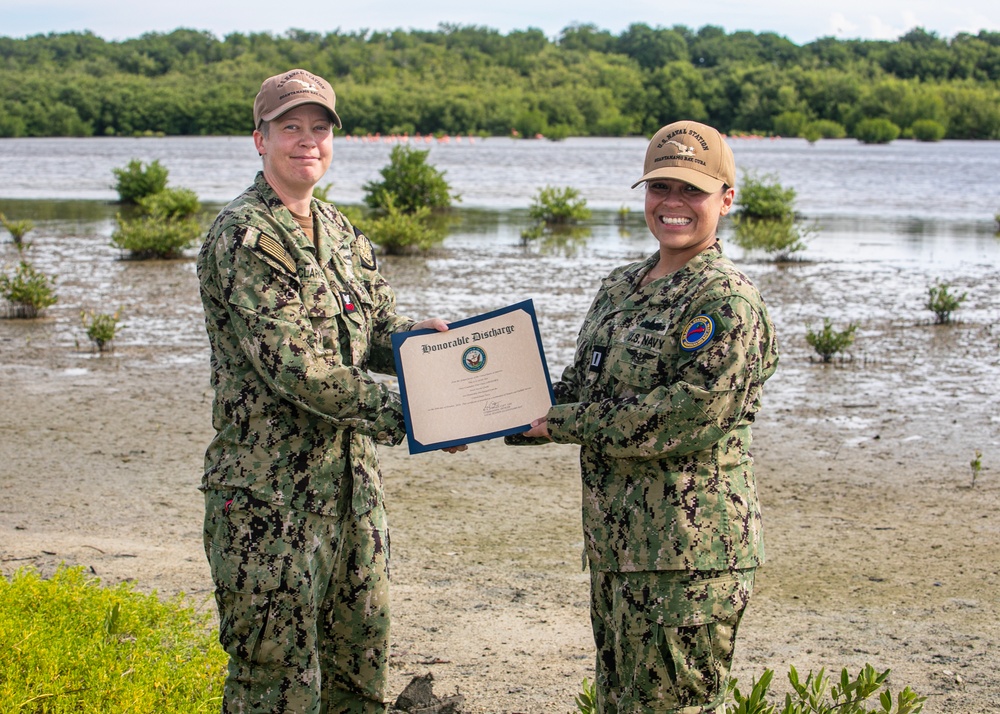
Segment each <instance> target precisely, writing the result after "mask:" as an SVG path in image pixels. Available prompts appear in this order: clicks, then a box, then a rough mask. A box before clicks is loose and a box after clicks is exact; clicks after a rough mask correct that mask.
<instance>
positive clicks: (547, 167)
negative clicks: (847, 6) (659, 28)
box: [0, 137, 1000, 448]
mask: <svg viewBox="0 0 1000 714" xmlns="http://www.w3.org/2000/svg"><path fill="white" fill-rule="evenodd" d="M393 145H394V144H392V143H388V142H360V141H348V140H346V139H344V138H343V137H340V138H337V139H336V140H335V145H334V162H333V166H332V168H331V170H330V172H329V173H328V174H327V176H326V178H325V180H324V183H327V182H328V183H332V184H333V187H332V189H331V191H330V196H331V198H332V199H333V200H334V201H335V202H336V203H341V204H356V203H360V202H361V198H362V196H363V186H364V184H365V183H366V182H368V181H371V180H374V179H377V178H379V169H381V168H382V167H383V166H385V164H386V163H387V161H388V156H389V152H390V151H391V149H392V146H393ZM645 145H646V142H645V140H643V139H569V140H567V141H564V142H549V141H514V140H509V139H501V138H490V139H486V140H482V139H476V140H474V141H473V140H470V139H469V138H467V137H465V138H463V139H462V140H461V141H458V140H457V139H455V138H453V139H452V140H451V141H450V142H448V143H438V142H433V143H430V144H424V143H421V144H420V146H421V148H428V149H429V150H430V156H429V161H430V163H432V164H433V165H434V166H436V167H437V168H438V169H441V170H443V171H445V175H446V178H447V179H448V181H449V182H450V183H451V185H452V187H453V189H454V190H456V191H457V192H458V193H460V194H461V196H462V201H461V203H459V204H458V205H459V207H460V209H461V210H459V211H458V212H457V219H456V222H455V224H454V225H453V226H452V229H451V231H450V233H449V235H448V238H447V239H446V240H445V242H444V243H443V244H442V245H441V246H440V248H439V249H437V250H435V251H434V252H433V253H431V254H429V255H426V256H420V257H386V258H382V260H381V262H382V267H383V272H385V273H386V275H387V276H388V277H389V279H390V281H391V282H392V283H393V285H394V286H395V288H396V291H397V294H398V296H399V304H400V310H401V312H405V313H407V314H412V315H414V316H416V317H426V316H431V315H441V316H443V317H446V318H449V319H459V318H462V317H467V316H470V315H473V314H477V313H480V312H483V311H486V310H490V309H494V308H497V307H502V306H504V305H507V304H510V303H513V302H517V301H519V300H523V299H527V298H531V299H533V300H534V301H535V305H536V309H537V311H538V315H539V322H540V329H541V332H542V335H543V342H544V346H545V350H546V356H547V358H548V362H549V365H550V368H551V369H552V371H553V373H554V375H555V376H557V375H558V374H559V373H560V372H561V370H562V367H563V366H564V365H565V364H566V363H567V362H568V361H569V360H570V358H571V356H572V351H573V343H574V340H575V336H576V331H577V330H578V329H579V325H580V322H581V320H582V318H583V315H584V313H585V312H586V309H587V307H588V306H589V303H590V300H591V299H592V297H593V294H594V291H595V290H596V288H597V285H598V283H599V280H600V278H601V277H602V276H603V275H605V274H606V273H607V272H609V271H610V270H611V269H612V268H613V267H615V266H617V265H620V264H622V263H624V262H628V261H631V260H636V259H639V258H642V257H644V256H646V255H647V254H648V253H650V252H651V251H652V250H653V248H654V244H653V242H652V240H651V238H650V237H649V235H648V232H647V231H646V228H645V225H644V223H643V219H642V190H641V189H635V190H633V189H631V188H629V187H630V185H631V183H632V182H633V181H634V180H635V179H636V178H637V177H638V175H639V173H640V172H639V169H640V168H641V163H642V156H643V152H644V149H645ZM732 146H733V149H734V153H735V155H736V161H737V166H738V167H740V169H741V170H745V171H752V172H756V173H759V174H763V173H770V174H774V175H775V177H776V178H777V179H778V180H780V181H781V183H782V184H783V185H786V186H791V187H793V188H794V189H795V190H796V192H797V201H796V207H797V208H798V210H799V211H800V212H801V213H802V214H803V216H804V219H805V220H806V221H807V222H809V223H811V224H812V225H813V226H814V228H815V231H816V233H815V236H814V237H813V238H812V239H811V240H810V241H809V243H808V247H807V249H806V250H805V251H804V252H803V253H802V254H801V260H800V261H797V262H795V263H792V264H784V265H776V264H773V263H769V262H766V261H763V260H760V259H758V258H757V257H756V256H752V255H742V254H741V253H740V251H739V250H738V249H737V248H735V247H732V246H729V247H727V251H728V252H730V253H731V254H732V255H733V257H734V259H736V260H737V262H739V263H740V264H741V266H742V267H743V268H744V269H745V271H746V272H747V273H748V274H749V275H750V276H751V278H752V279H753V280H754V281H755V282H756V283H757V285H758V286H759V287H760V289H761V291H762V293H763V294H764V297H765V299H766V300H767V302H768V304H769V306H770V309H771V313H772V318H773V319H774V322H775V324H776V326H777V328H778V331H779V335H780V338H781V351H782V364H781V368H780V369H779V372H778V375H777V376H776V377H775V378H774V379H773V380H772V381H771V383H769V400H773V403H777V404H779V405H783V406H782V407H778V408H775V409H774V411H773V412H772V416H773V418H775V419H776V420H778V421H779V422H780V421H781V419H783V418H786V417H783V416H782V415H783V414H784V413H785V412H783V409H785V410H791V409H797V413H798V415H799V416H798V418H801V417H802V410H803V409H804V408H805V406H807V405H808V406H809V407H810V408H813V409H815V415H814V416H813V417H811V418H814V419H819V420H822V419H834V420H835V421H834V422H831V423H835V424H838V425H839V426H838V428H841V429H843V430H846V431H848V432H851V431H856V430H863V429H865V428H868V427H869V426H870V425H871V424H872V423H873V421H877V420H878V419H879V418H884V414H881V413H880V412H879V409H881V408H882V407H885V408H886V409H888V410H889V411H890V412H892V413H895V414H900V413H902V414H905V415H907V416H906V418H907V420H908V419H910V418H914V417H915V415H917V416H920V418H922V419H924V420H926V421H927V423H928V424H930V423H932V422H933V419H936V418H944V417H943V416H941V415H942V414H949V415H950V414H953V413H958V414H961V415H962V416H963V418H968V419H969V420H970V422H971V423H975V424H976V425H977V426H976V427H975V428H970V429H969V430H967V432H966V433H965V435H964V438H967V439H968V440H969V443H970V444H971V443H973V441H977V440H978V443H979V446H982V445H983V444H984V443H996V442H998V441H1000V437H998V430H1000V397H998V389H997V386H996V385H997V384H1000V357H998V354H1000V334H998V331H997V329H996V328H995V325H996V323H997V322H998V320H1000V290H998V289H997V287H996V286H997V285H998V284H1000V239H998V238H997V237H996V236H995V219H994V215H995V214H996V213H998V212H1000V194H998V188H997V186H998V183H997V181H996V174H997V172H998V169H1000V142H941V143H937V144H919V143H916V142H908V141H896V142H893V143H892V144H891V145H889V146H864V145H862V144H859V143H858V142H856V141H853V140H842V141H821V142H819V143H818V144H816V145H814V146H813V145H809V144H808V143H806V142H805V141H801V140H794V139H781V140H767V139H765V140H761V139H733V140H732ZM133 158H137V159H140V160H142V161H144V162H147V163H148V162H149V161H152V160H154V159H158V160H159V161H160V162H161V163H162V164H163V165H164V166H166V167H167V168H168V169H169V172H170V185H171V186H175V187H185V188H190V189H192V190H194V191H195V192H196V193H197V194H198V195H199V197H200V198H201V199H202V201H203V202H205V203H206V204H208V205H209V207H210V208H212V209H213V210H214V209H215V208H217V207H218V206H219V205H221V204H222V203H224V202H225V201H227V200H228V199H230V198H232V197H233V196H235V195H236V194H237V193H239V192H240V191H241V190H242V189H243V188H244V187H245V186H246V185H247V184H248V183H249V182H250V180H251V179H252V177H253V175H254V173H255V172H256V171H257V169H258V168H259V158H258V157H257V155H256V153H255V152H254V150H253V145H252V142H251V140H250V139H249V138H248V137H247V138H242V137H241V138H236V137H186V138H176V137H175V138H143V139H121V138H101V139H96V138H95V139H0V211H2V212H4V213H5V214H6V215H7V216H8V217H9V218H12V219H22V218H27V219H31V220H33V221H34V222H35V223H36V227H35V229H34V230H33V231H32V232H31V233H29V235H28V240H29V241H31V242H32V243H33V244H34V246H33V248H32V249H31V250H30V252H29V257H30V259H31V260H32V262H33V263H34V264H35V265H36V267H38V268H39V269H41V270H43V271H44V272H46V273H47V274H49V275H54V276H57V283H56V290H57V294H58V296H59V303H58V304H57V305H56V306H54V307H53V308H51V309H50V310H49V312H48V316H47V317H46V319H43V320H37V321H19V320H0V348H3V347H4V346H6V347H12V346H13V347H16V346H17V345H19V344H31V345H33V346H35V347H41V348H44V349H51V350H53V351H54V352H55V353H58V354H61V355H63V356H64V357H65V359H66V360H67V362H66V366H65V369H66V370H70V371H72V370H79V369H86V365H87V361H88V360H93V359H97V357H96V356H94V355H93V354H92V353H91V352H89V350H88V348H87V345H86V337H85V335H83V332H82V328H81V327H80V311H81V310H97V311H102V312H110V311H112V310H114V309H116V308H118V307H121V308H122V309H123V311H124V315H125V317H124V319H123V325H124V329H123V330H122V332H121V334H120V337H119V338H118V340H117V341H116V343H117V345H118V349H117V350H116V352H115V354H114V355H112V356H109V359H113V360H129V359H133V360H144V361H147V362H148V363H149V364H151V365H156V364H176V363H177V362H182V363H184V364H191V365H192V366H193V367H192V368H196V369H205V370H207V341H206V339H205V337H204V327H203V324H202V315H201V305H200V302H199V299H198V292H197V278H196V275H195V271H194V262H193V260H192V257H193V254H194V251H190V253H189V255H188V256H187V257H186V258H184V259H180V260H175V261H166V262H159V261H151V262H136V261H129V260H122V259H121V256H120V255H119V253H118V251H117V250H116V249H114V248H113V247H111V246H110V244H109V238H110V235H111V232H112V230H113V229H114V213H115V210H116V207H115V205H114V204H113V203H112V202H113V201H114V200H115V199H116V197H117V196H116V194H115V192H114V190H113V188H112V184H113V174H112V169H114V168H118V167H123V166H125V165H126V164H127V163H128V162H129V160H131V159H133ZM545 185H553V186H560V187H561V186H572V187H573V188H576V189H577V190H579V191H580V193H581V195H582V196H583V197H585V198H586V199H587V201H588V205H589V206H590V207H591V208H593V209H595V214H594V220H593V222H592V224H591V225H590V226H589V228H588V232H587V233H586V234H585V235H583V236H580V237H577V238H571V239H566V240H562V241H550V242H543V243H541V244H536V245H532V246H530V247H524V246H522V245H521V241H520V232H521V230H522V229H523V228H525V227H526V226H527V225H528V224H529V219H528V216H527V210H526V209H527V207H528V206H529V205H530V203H531V200H532V197H533V196H534V195H535V193H536V191H537V190H538V188H540V187H542V186H545ZM622 207H625V208H627V209H628V216H627V219H626V221H625V223H624V224H619V222H618V221H617V217H618V211H619V209H620V208H622ZM726 235H727V229H724V230H723V241H724V243H725V238H726ZM375 238H376V239H377V237H375ZM0 240H2V241H3V242H2V243H0V263H2V264H3V265H4V266H10V265H12V264H13V262H14V261H15V260H16V258H17V256H16V252H15V251H14V249H13V247H12V246H11V244H10V242H9V239H8V238H7V237H6V235H3V236H2V237H0ZM5 269H6V268H5ZM935 282H946V283H948V284H949V285H950V286H952V291H953V292H956V293H966V294H967V299H966V302H965V303H963V305H962V307H961V308H960V310H959V312H958V313H957V315H956V316H957V317H958V318H959V319H960V323H959V324H957V325H953V326H950V327H935V326H933V325H931V324H930V323H931V321H932V318H933V315H932V314H931V313H930V312H929V311H928V310H927V309H926V308H925V305H924V304H925V302H926V297H927V290H928V288H929V286H930V285H933V284H934V283H935ZM827 317H828V318H831V319H833V320H834V322H835V324H836V325H837V326H838V327H839V326H844V325H846V324H847V323H848V322H857V323H858V324H859V330H858V337H857V343H856V345H855V347H854V348H852V351H851V355H852V357H853V361H848V362H844V363H840V364H837V365H834V368H833V369H830V368H824V367H822V366H820V365H818V364H816V363H815V362H814V361H813V357H814V355H813V353H812V350H811V348H810V347H809V346H808V345H807V344H806V342H805V333H806V331H807V329H810V328H813V329H816V328H819V327H820V326H821V325H822V321H823V319H824V318H827ZM77 343H80V344H79V346H78V344H77ZM4 351H5V352H6V350H4ZM8 354H9V353H8ZM859 401H863V402H865V403H871V404H873V405H878V409H876V410H875V412H873V413H872V414H869V415H868V416H866V415H865V414H864V413H862V412H860V411H858V410H853V411H850V412H849V413H847V414H841V415H840V416H841V417H843V418H841V419H840V420H839V421H836V420H837V414H838V409H840V408H842V407H844V405H855V406H856V404H857V403H858V402H859ZM796 405H797V406H796ZM787 418H789V419H791V417H787ZM991 440H992V442H991ZM976 448H979V447H976Z"/></svg>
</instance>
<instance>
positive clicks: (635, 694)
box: [511, 121, 778, 714]
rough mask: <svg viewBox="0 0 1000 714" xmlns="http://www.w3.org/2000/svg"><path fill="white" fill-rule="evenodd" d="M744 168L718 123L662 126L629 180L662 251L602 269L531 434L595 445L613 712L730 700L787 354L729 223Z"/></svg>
mask: <svg viewBox="0 0 1000 714" xmlns="http://www.w3.org/2000/svg"><path fill="white" fill-rule="evenodd" d="M735 172H736V167H735V161H734V159H733V154H732V151H731V149H730V148H729V146H728V145H727V144H726V142H725V140H724V139H723V137H722V136H721V135H720V134H719V133H718V132H717V131H716V130H715V129H713V128H712V127H709V126H705V125H703V124H698V123H696V122H691V121H682V122H676V123H674V124H670V125H668V126H665V127H663V128H662V129H660V131H658V132H657V133H656V135H655V136H654V137H653V139H652V140H651V141H650V143H649V146H648V149H647V152H646V158H645V165H644V172H643V176H642V178H641V179H639V181H637V182H636V183H635V184H634V186H633V187H635V186H638V185H639V184H641V183H644V184H645V191H646V199H645V217H646V224H647V226H648V227H649V230H650V232H651V233H652V234H653V236H654V238H656V240H657V242H658V244H659V250H658V251H657V252H656V253H654V254H653V255H651V256H650V257H649V258H648V259H646V260H643V261H640V262H638V263H633V264H631V265H626V266H623V267H620V268H617V269H616V270H614V271H613V272H612V273H611V274H610V275H609V276H608V277H607V278H605V279H604V281H603V283H602V285H601V289H600V291H599V292H598V294H597V297H596V299H595V300H594V302H593V305H592V306H591V308H590V311H589V313H588V314H587V317H586V319H585V320H584V324H583V328H582V329H581V331H580V335H579V338H578V341H577V349H576V355H575V357H574V361H573V364H572V365H570V366H569V367H567V368H566V370H565V371H564V373H563V375H562V379H561V380H560V381H559V382H558V383H557V384H556V385H555V387H554V391H555V395H556V402H557V403H556V405H555V406H553V407H552V408H551V409H550V411H549V412H548V414H547V415H546V416H545V417H544V418H542V419H539V420H536V421H535V422H533V423H532V428H531V430H530V431H528V432H526V433H525V434H524V435H523V437H526V438H530V437H536V438H543V439H544V438H548V439H551V440H553V441H556V442H559V443H572V444H580V446H581V451H580V463H581V470H582V478H583V527H584V537H585V548H586V554H587V560H588V563H589V566H590V571H591V621H592V625H593V630H594V639H595V643H596V646H597V663H596V666H597V675H596V686H597V702H598V711H599V712H602V713H611V712H644V713H645V712H683V713H684V714H695V713H702V712H720V713H721V712H722V711H723V702H724V697H725V692H726V680H727V678H728V674H729V669H730V664H731V662H732V655H733V647H734V642H735V638H736V630H737V627H738V625H739V623H740V620H741V618H742V615H743V611H744V608H745V607H746V605H747V603H748V601H749V599H750V594H751V591H752V589H753V581H754V570H755V568H756V567H757V566H758V565H760V564H761V563H763V561H764V545H763V540H762V532H761V513H760V505H759V502H758V498H757V488H756V484H755V480H754V471H753V462H752V459H751V456H750V452H749V448H750V441H751V434H750V425H751V423H752V422H753V421H754V417H755V415H756V413H757V411H758V409H759V407H760V398H761V388H762V386H763V384H764V382H765V380H767V379H768V378H769V377H770V376H771V375H772V374H773V373H774V370H775V365H776V363H777V359H778V355H777V349H776V345H775V339H774V330H773V327H772V325H771V321H770V319H769V318H768V315H767V310H766V308H765V305H764V302H763V300H762V299H761V296H760V294H759V293H758V291H757V289H756V288H755V287H754V285H753V284H752V283H751V282H750V280H749V279H748V278H747V277H746V276H745V275H743V274H742V273H740V272H739V271H738V270H737V269H736V267H735V266H734V265H733V264H732V263H731V262H730V261H729V260H728V259H727V258H726V257H725V256H723V254H722V251H721V248H720V246H719V243H718V239H717V235H716V234H717V230H718V226H719V221H720V220H721V218H722V217H723V216H724V215H726V214H727V213H728V212H729V210H730V209H731V208H732V205H733V199H734V195H735V193H734V189H733V187H734V185H735ZM511 441H514V442H516V441H518V439H511Z"/></svg>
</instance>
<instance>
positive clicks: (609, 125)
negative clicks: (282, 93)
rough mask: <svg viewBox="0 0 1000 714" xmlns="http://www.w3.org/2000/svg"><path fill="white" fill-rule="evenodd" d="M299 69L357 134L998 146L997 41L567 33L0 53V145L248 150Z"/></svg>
mask: <svg viewBox="0 0 1000 714" xmlns="http://www.w3.org/2000/svg"><path fill="white" fill-rule="evenodd" d="M297 66H304V67H306V68H308V69H310V70H312V71H314V72H317V73H319V74H321V75H323V76H325V77H327V78H329V79H330V80H331V81H332V82H333V83H334V87H335V89H336V91H337V95H338V101H339V104H340V105H341V106H342V107H343V110H342V111H341V117H342V118H343V120H344V129H345V131H347V132H350V133H354V134H365V133H368V132H381V133H383V134H390V133H404V132H406V133H411V134H412V133H417V132H420V133H424V134H430V133H438V132H444V133H450V134H465V133H481V134H490V135H508V134H512V133H516V134H517V135H520V136H535V135H537V134H548V135H550V136H552V137H553V138H556V137H561V136H566V135H570V134H572V135H580V136H586V135H610V136H620V135H629V134H640V135H649V134H651V133H652V132H653V131H655V130H656V129H657V128H659V127H660V126H662V125H663V124H664V123H666V122H668V121H672V120H675V119H677V118H679V117H686V118H690V119H695V120H700V121H706V122H708V123H711V124H713V125H715V126H717V127H719V128H720V129H722V130H723V131H726V132H730V133H738V132H748V133H763V134H776V133H781V134H786V135H788V134H798V135H802V136H807V137H821V136H828V135H837V134H838V132H839V131H841V130H843V131H844V132H846V134H847V135H849V136H856V134H855V133H854V130H855V127H856V126H857V125H858V123H859V122H861V121H862V120H864V119H884V120H886V121H888V122H891V123H892V124H894V125H895V126H897V127H899V129H900V130H901V132H902V136H912V135H913V133H914V131H913V129H912V127H914V125H915V124H916V123H917V122H927V121H933V122H936V123H937V124H939V125H940V126H942V127H944V136H945V137H946V138H958V139H997V138H1000V84H998V81H1000V33H997V32H988V31H981V32H979V33H978V34H975V35H973V34H969V33H960V34H958V35H956V36H955V37H953V38H951V39H944V38H940V37H938V36H937V35H936V34H935V33H931V32H926V31H925V30H923V29H920V28H915V29H913V30H911V31H909V32H907V33H906V34H905V35H903V36H902V37H900V38H899V39H898V40H896V41H891V42H890V41H874V40H837V39H834V38H830V37H826V38H821V39H818V40H816V41H814V42H810V43H807V44H805V45H801V46H799V45H796V44H794V43H792V42H791V41H790V40H788V39H786V38H784V37H781V36H779V35H775V34H773V33H761V34H754V33H752V32H746V31H739V32H734V33H729V34H727V33H726V32H725V31H724V30H722V29H721V28H719V27H716V26H712V25H707V26H705V27H702V28H700V29H698V30H693V29H690V28H688V27H685V26H681V25H676V26H673V27H670V28H664V27H650V26H648V25H646V24H634V25H631V26H630V27H629V28H627V29H626V30H624V31H622V32H621V34H618V35H614V34H612V33H610V32H608V31H606V30H600V29H598V28H596V27H595V26H593V25H571V26H569V27H567V28H565V29H564V30H563V31H562V32H561V33H560V35H559V37H558V38H555V39H550V38H547V37H546V36H545V35H544V34H543V33H542V32H541V31H540V30H537V29H527V30H518V31H513V32H510V33H509V34H507V35H503V34H501V33H499V32H498V31H496V30H492V29H489V28H485V27H477V26H457V25H445V24H443V25H441V26H439V29H438V30H436V31H417V30H412V31H403V30H394V31H387V32H369V31H362V32H356V33H342V32H339V31H338V32H330V33H326V34H320V33H315V32H307V31H304V30H289V31H288V32H286V33H284V34H282V35H280V36H277V35H273V34H270V33H251V34H240V33H233V34H230V35H226V37H225V38H224V39H221V40H220V39H217V38H216V37H215V36H214V35H212V34H211V33H208V32H201V31H196V30H189V29H178V30H175V31H173V32H170V33H167V34H161V33H148V34H145V35H142V36H141V37H139V38H135V39H129V40H125V41H121V42H108V41H105V40H103V39H101V38H100V37H97V36H95V35H93V34H91V33H89V32H83V33H75V32H74V33H64V34H48V35H36V36H33V37H28V38H24V39H14V38H9V37H0V67H2V71H0V136H8V137H10V136H90V135H97V136H101V135H136V134H144V133H163V134H168V135H178V134H248V133H249V132H250V131H251V130H252V128H253V127H252V126H251V124H252V119H251V104H252V100H253V96H254V95H255V93H256V91H257V90H258V88H259V87H260V82H261V81H262V79H263V78H265V77H267V76H269V75H271V74H275V73H277V72H280V71H283V70H285V69H288V68H290V67H297ZM816 122H822V124H819V125H818V126H817V124H816ZM921 126H926V125H921Z"/></svg>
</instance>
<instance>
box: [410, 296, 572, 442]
mask: <svg viewBox="0 0 1000 714" xmlns="http://www.w3.org/2000/svg"><path fill="white" fill-rule="evenodd" d="M392 352H393V356H394V357H395V359H396V375H397V376H398V377H399V392H400V396H401V397H402V399H403V417H404V419H405V420H406V441H407V445H408V446H409V449H410V453H411V454H416V453H420V452H423V451H432V450H435V449H445V448H448V447H451V446H459V445H461V444H470V443H472V442H474V441H485V440H487V439H494V438H497V437H501V436H507V435H508V434H520V433H521V432H524V431H527V430H528V429H529V428H530V427H531V422H532V420H533V419H537V418H539V417H542V416H545V414H546V413H547V412H548V410H549V407H550V406H552V403H553V397H552V383H551V381H550V379H549V371H548V366H547V365H546V363H545V354H544V352H543V350H542V340H541V337H540V335H539V332H538V321H537V319H536V316H535V307H534V304H533V303H532V301H531V300H525V301H524V302H519V303H516V304H514V305H510V306H508V307H505V308H501V309H499V310H494V311H492V312H489V313H486V314H484V315H478V316H476V317H470V318H468V319H465V320H459V321H458V322H453V323H451V324H450V325H448V331H447V332H438V331H436V330H411V331H410V332H400V333H397V334H395V335H393V336H392Z"/></svg>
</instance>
